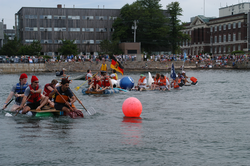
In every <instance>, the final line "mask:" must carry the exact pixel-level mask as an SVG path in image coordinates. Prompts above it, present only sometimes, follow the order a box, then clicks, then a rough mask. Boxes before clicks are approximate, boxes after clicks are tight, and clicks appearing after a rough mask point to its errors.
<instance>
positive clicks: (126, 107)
mask: <svg viewBox="0 0 250 166" xmlns="http://www.w3.org/2000/svg"><path fill="white" fill-rule="evenodd" d="M122 112H123V114H124V115H125V116H126V117H135V118H136V117H140V115H141V112H142V104H141V102H140V101H139V100H138V99H137V98H135V97H130V98H127V99H126V100H125V101H124V102H123V104H122Z"/></svg>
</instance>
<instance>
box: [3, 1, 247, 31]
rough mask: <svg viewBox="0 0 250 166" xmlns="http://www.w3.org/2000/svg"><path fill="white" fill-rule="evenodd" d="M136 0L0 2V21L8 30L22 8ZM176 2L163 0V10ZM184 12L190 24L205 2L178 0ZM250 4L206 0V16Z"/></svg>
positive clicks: (121, 3) (112, 4)
mask: <svg viewBox="0 0 250 166" xmlns="http://www.w3.org/2000/svg"><path fill="white" fill-rule="evenodd" d="M133 2H135V0H90V1H88V0H0V21H1V20H2V19H4V24H7V28H8V29H12V27H13V26H14V25H15V13H16V12H18V11H19V10H20V9H21V8H22V7H56V6H57V4H62V5H63V6H64V5H65V7H66V8H73V5H75V8H98V5H99V7H100V8H103V5H104V8H106V9H120V8H122V7H123V6H124V5H125V4H126V3H128V4H131V3H133ZM171 2H174V1H167V0H161V1H160V4H161V5H162V8H163V9H166V6H167V5H168V4H170V3H171ZM178 2H179V3H180V6H181V8H182V10H183V13H182V14H183V16H182V17H180V19H181V21H183V22H189V21H190V18H191V17H194V16H197V15H203V14H204V0H178ZM239 2H249V0H226V1H225V0H221V1H219V0H205V16H207V17H212V16H215V17H218V16H219V8H220V7H226V5H228V6H229V5H232V4H238V3H239Z"/></svg>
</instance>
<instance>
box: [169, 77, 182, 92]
mask: <svg viewBox="0 0 250 166" xmlns="http://www.w3.org/2000/svg"><path fill="white" fill-rule="evenodd" d="M180 83H181V79H179V77H176V78H175V79H174V80H173V81H172V82H171V87H172V88H174V89H180V85H179V84H180Z"/></svg>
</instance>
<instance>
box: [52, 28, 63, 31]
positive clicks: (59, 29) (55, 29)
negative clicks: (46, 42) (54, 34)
mask: <svg viewBox="0 0 250 166" xmlns="http://www.w3.org/2000/svg"><path fill="white" fill-rule="evenodd" d="M54 31H66V27H62V28H58V27H55V28H54Z"/></svg>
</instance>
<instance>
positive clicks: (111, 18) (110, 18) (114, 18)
mask: <svg viewBox="0 0 250 166" xmlns="http://www.w3.org/2000/svg"><path fill="white" fill-rule="evenodd" d="M116 19H117V17H112V16H109V20H116Z"/></svg>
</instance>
